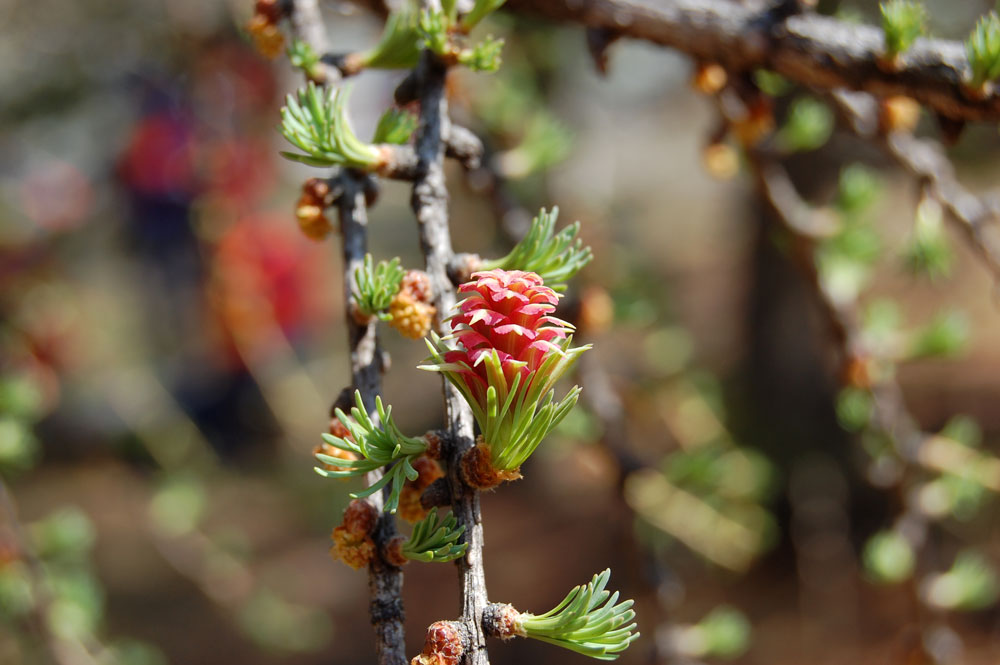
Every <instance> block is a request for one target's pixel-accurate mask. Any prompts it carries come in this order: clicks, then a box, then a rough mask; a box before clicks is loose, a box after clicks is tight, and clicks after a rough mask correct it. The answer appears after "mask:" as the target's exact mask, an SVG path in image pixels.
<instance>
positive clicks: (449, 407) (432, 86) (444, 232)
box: [411, 51, 489, 665]
mask: <svg viewBox="0 0 1000 665" xmlns="http://www.w3.org/2000/svg"><path fill="white" fill-rule="evenodd" d="M415 73H416V76H415V78H416V81H417V88H418V89H419V99H420V126H419V128H418V130H417V137H416V150H417V160H418V167H417V177H416V179H415V181H414V186H413V195H412V198H411V206H412V208H413V212H414V215H415V216H416V219H417V227H418V230H419V236H420V248H421V250H422V251H423V254H424V258H425V261H426V270H427V274H428V276H429V277H430V280H431V285H432V287H433V291H434V306H435V307H436V308H437V315H436V319H435V328H436V329H437V331H438V332H439V333H445V332H447V329H446V328H447V325H446V324H445V323H444V322H443V321H442V319H443V318H445V317H447V315H448V312H449V311H451V309H452V307H454V305H455V301H456V294H455V288H454V286H453V284H452V281H451V278H450V277H449V267H450V266H451V265H452V263H453V260H454V252H453V251H452V245H451V230H450V228H449V222H448V190H447V187H446V186H445V176H444V156H445V138H446V137H447V136H448V135H449V132H450V127H451V123H450V120H449V118H448V101H447V98H446V97H445V76H446V75H447V69H446V67H445V66H444V65H443V64H442V63H441V62H440V61H439V60H438V59H437V58H436V57H435V56H434V55H433V54H432V53H430V52H428V51H425V52H424V53H423V54H422V55H421V59H420V63H419V65H418V66H417V69H416V72H415ZM443 386H444V406H445V418H446V422H445V432H446V433H447V437H446V446H445V451H446V452H445V454H446V457H447V462H448V481H449V484H450V489H451V500H452V511H453V512H454V514H455V516H456V518H457V519H458V522H459V524H462V525H464V526H465V529H466V530H465V536H464V537H465V539H466V542H468V544H469V548H468V550H467V551H466V554H465V556H464V557H462V558H460V559H457V561H456V563H457V564H458V572H459V581H460V584H461V604H462V615H461V619H460V622H461V624H462V625H463V627H464V632H465V634H466V635H467V636H468V644H467V645H466V648H465V650H464V653H463V662H465V663H466V664H467V665H488V663H489V656H488V654H487V651H486V638H485V635H484V634H483V629H482V625H481V624H482V616H483V611H484V610H485V608H486V605H487V604H488V600H487V595H486V576H485V574H484V572H483V525H482V515H481V511H480V505H479V493H478V492H477V491H476V490H474V489H472V488H470V487H468V486H467V485H466V484H465V482H464V481H463V480H462V478H461V475H460V473H459V469H460V468H461V459H462V455H463V454H464V453H465V451H466V450H468V449H470V448H471V447H472V446H473V444H474V441H473V438H474V429H473V419H472V411H471V409H470V408H469V406H468V404H466V403H465V400H464V399H463V398H462V396H461V394H460V393H459V392H458V391H457V390H456V389H455V388H454V387H453V386H452V385H451V384H450V383H448V382H447V381H446V380H444V381H443Z"/></svg>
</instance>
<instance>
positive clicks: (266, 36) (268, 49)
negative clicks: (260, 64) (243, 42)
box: [247, 14, 285, 59]
mask: <svg viewBox="0 0 1000 665" xmlns="http://www.w3.org/2000/svg"><path fill="white" fill-rule="evenodd" d="M247 32H248V33H250V38H251V39H252V40H253V44H254V48H256V49H257V51H258V52H259V53H260V54H261V55H263V56H264V57H266V58H271V59H273V58H276V57H278V56H279V55H281V52H282V51H283V50H284V47H285V36H284V35H282V34H281V31H280V30H278V27H277V26H276V25H274V23H272V22H271V21H269V20H268V18H267V17H266V16H262V15H260V14H254V17H253V18H252V19H250V22H249V23H247Z"/></svg>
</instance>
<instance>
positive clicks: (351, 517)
mask: <svg viewBox="0 0 1000 665" xmlns="http://www.w3.org/2000/svg"><path fill="white" fill-rule="evenodd" d="M377 521H378V510H377V509H376V508H375V506H373V505H372V504H370V503H368V502H367V501H365V500H364V499H354V500H353V501H351V502H350V503H349V504H347V508H346V509H344V522H343V524H342V526H343V527H344V528H345V529H347V531H348V533H350V534H351V535H353V536H355V537H357V538H362V537H364V536H367V535H368V534H370V533H371V532H373V531H374V530H375V522H377Z"/></svg>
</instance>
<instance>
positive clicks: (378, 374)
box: [337, 170, 407, 665]
mask: <svg viewBox="0 0 1000 665" xmlns="http://www.w3.org/2000/svg"><path fill="white" fill-rule="evenodd" d="M340 184H341V185H342V186H343V193H342V194H341V195H340V198H339V199H338V200H337V205H338V211H339V213H340V231H341V235H342V240H343V242H342V245H343V248H342V249H343V257H344V266H343V269H344V279H343V284H344V302H345V306H346V307H345V313H346V316H345V320H346V322H347V334H348V342H349V344H350V352H351V379H352V382H353V387H354V388H355V389H357V390H359V391H360V392H361V399H362V401H363V402H364V404H365V408H366V409H367V410H368V412H369V413H370V414H371V417H372V418H373V420H377V419H378V413H377V412H376V410H375V397H376V395H378V393H379V391H380V390H381V388H382V352H381V349H379V345H378V337H377V335H376V324H377V319H375V318H372V319H371V320H370V321H369V322H368V323H367V324H364V325H362V324H359V323H357V322H356V321H355V319H354V317H353V316H352V314H351V311H352V309H353V300H354V296H353V293H354V290H355V289H356V287H357V285H356V283H355V271H356V270H357V269H358V268H359V267H361V266H362V265H363V263H364V260H365V253H366V252H367V249H368V246H367V245H368V231H367V228H368V216H367V214H366V208H365V189H366V188H367V187H371V186H373V184H372V183H369V182H367V181H366V177H365V176H364V175H363V174H360V173H356V172H354V171H350V170H345V171H343V172H342V173H341V175H340ZM382 474H383V471H382V470H381V469H379V470H376V471H372V472H370V473H368V475H367V478H366V480H367V482H368V484H369V485H371V484H372V483H374V482H376V481H378V480H379V478H381V477H382ZM388 490H389V488H388V487H387V488H386V490H385V492H383V493H381V494H379V493H376V494H373V495H372V496H371V497H369V499H368V501H369V502H371V503H372V504H373V505H374V506H375V508H377V509H378V511H379V521H378V525H377V526H376V528H375V533H374V536H373V538H374V540H375V545H376V551H377V552H381V551H382V550H383V547H384V545H386V544H387V543H388V542H389V541H390V540H392V538H393V537H394V536H395V535H396V524H395V520H394V517H393V516H392V515H390V514H388V513H384V512H383V511H382V507H383V506H384V505H385V500H386V498H385V494H386V493H387V492H388ZM368 590H369V593H370V596H371V605H370V613H371V622H372V626H373V627H374V628H375V653H376V656H377V662H378V663H379V665H405V664H406V662H407V661H406V643H405V639H404V635H405V633H404V629H403V619H404V612H403V572H402V571H401V570H400V569H399V568H397V567H396V566H393V565H390V564H388V563H386V562H385V561H384V560H383V559H382V557H381V555H379V556H376V557H375V558H374V559H373V560H372V562H371V564H370V565H369V567H368Z"/></svg>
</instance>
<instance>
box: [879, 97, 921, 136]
mask: <svg viewBox="0 0 1000 665" xmlns="http://www.w3.org/2000/svg"><path fill="white" fill-rule="evenodd" d="M878 121H879V128H880V129H881V130H882V132H884V133H886V134H889V133H891V132H906V133H910V132H912V131H913V130H914V129H916V127H917V123H918V122H920V104H918V103H917V102H916V100H914V99H912V98H910V97H906V96H905V95H894V96H892V97H886V98H885V99H883V100H881V101H880V102H879V117H878Z"/></svg>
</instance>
